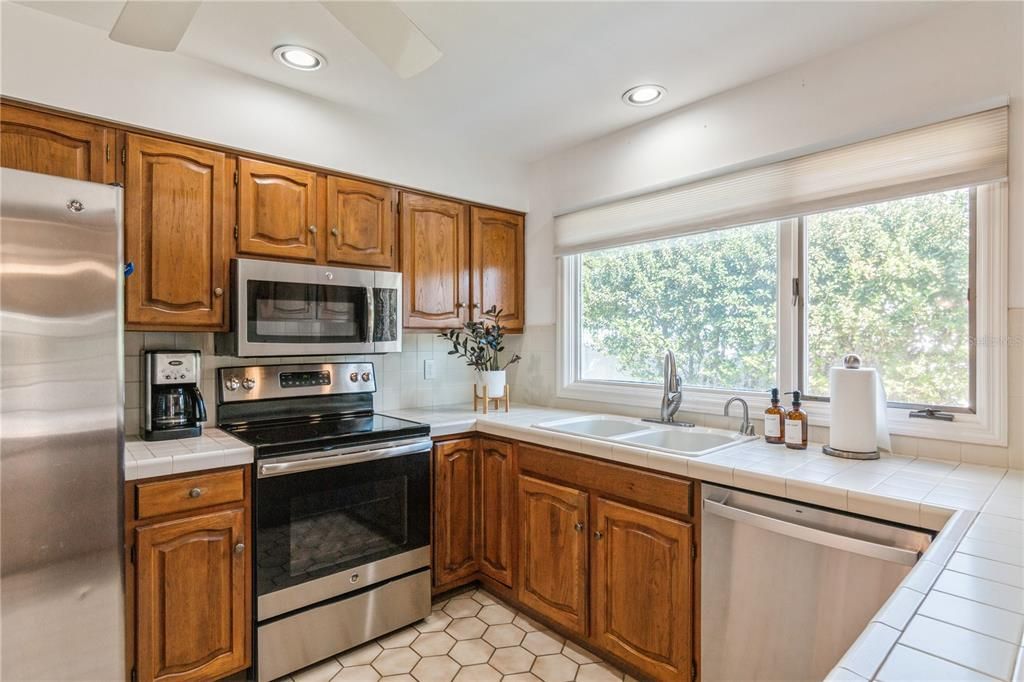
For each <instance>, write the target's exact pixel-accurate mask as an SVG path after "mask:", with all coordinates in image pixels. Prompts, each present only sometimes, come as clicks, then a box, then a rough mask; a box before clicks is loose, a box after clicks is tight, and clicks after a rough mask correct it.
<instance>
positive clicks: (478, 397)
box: [473, 384, 509, 414]
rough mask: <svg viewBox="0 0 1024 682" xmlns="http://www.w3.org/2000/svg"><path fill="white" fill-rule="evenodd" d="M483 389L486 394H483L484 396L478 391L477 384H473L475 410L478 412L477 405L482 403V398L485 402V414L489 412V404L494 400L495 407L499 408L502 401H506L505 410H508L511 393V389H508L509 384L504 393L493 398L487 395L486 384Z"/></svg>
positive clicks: (506, 385)
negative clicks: (509, 394)
mask: <svg viewBox="0 0 1024 682" xmlns="http://www.w3.org/2000/svg"><path fill="white" fill-rule="evenodd" d="M483 390H484V394H483V396H481V395H480V394H479V393H477V392H476V384H473V411H474V412H476V409H477V406H478V405H479V404H480V401H481V400H482V401H483V403H484V414H487V406H488V405H489V404H490V403H492V402H493V403H494V409H495V410H497V409H500V408H501V403H502V401H504V402H505V411H506V412H508V393H509V391H508V384H505V392H504V393H503V394H502V395H500V396H498V397H496V398H492V397H490V396H488V395H487V386H484V387H483Z"/></svg>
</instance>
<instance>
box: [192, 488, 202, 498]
mask: <svg viewBox="0 0 1024 682" xmlns="http://www.w3.org/2000/svg"><path fill="white" fill-rule="evenodd" d="M202 494H203V490H202V488H192V490H189V491H188V496H189V497H191V498H196V497H199V496H200V495H202Z"/></svg>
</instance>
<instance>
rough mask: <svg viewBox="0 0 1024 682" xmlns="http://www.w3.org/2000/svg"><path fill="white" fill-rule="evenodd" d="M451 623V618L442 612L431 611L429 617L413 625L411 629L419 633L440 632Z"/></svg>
mask: <svg viewBox="0 0 1024 682" xmlns="http://www.w3.org/2000/svg"><path fill="white" fill-rule="evenodd" d="M451 622H452V617H451V616H449V615H448V614H447V613H445V612H444V611H431V612H430V615H429V616H427V617H426V618H424V619H423V620H421V621H420V622H418V623H414V624H413V627H414V628H416V629H417V630H419V631H420V632H440V631H441V630H444V629H445V628H446V627H448V624H449V623H451Z"/></svg>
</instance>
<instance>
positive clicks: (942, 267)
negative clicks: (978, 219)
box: [801, 189, 974, 409]
mask: <svg viewBox="0 0 1024 682" xmlns="http://www.w3.org/2000/svg"><path fill="white" fill-rule="evenodd" d="M973 204H974V201H973V192H972V191H971V190H968V189H959V190H953V191H950V192H939V193H935V194H926V195H923V196H916V197H910V198H907V199H899V200H896V201H887V202H883V203H877V204H871V205H868V206H859V207H856V208H849V209H843V210H840V211H831V212H828V213H819V214H817V215H811V216H807V217H805V218H804V219H803V220H802V224H803V232H804V234H803V244H804V253H805V257H804V259H803V263H802V265H803V273H804V275H803V279H804V281H805V284H804V287H805V295H806V299H805V301H806V303H805V305H804V308H803V312H804V323H803V332H804V334H805V338H806V344H805V349H806V350H805V355H804V357H805V358H806V361H805V362H803V363H801V364H802V368H803V371H804V376H803V386H804V391H805V392H806V394H807V395H808V396H822V397H824V396H827V395H828V388H829V384H828V370H829V368H830V367H832V366H835V365H838V364H840V363H841V359H842V357H843V355H845V354H846V353H850V352H853V353H857V354H858V355H860V356H861V359H862V360H863V361H864V363H865V364H866V365H868V366H871V367H878V368H879V369H880V372H881V374H882V376H883V379H884V383H885V388H886V391H887V394H888V398H889V401H890V403H901V404H906V405H919V406H938V407H943V408H963V409H970V408H972V407H973V402H974V401H973V395H972V388H971V387H972V378H973V366H972V357H971V320H972V310H971V306H970V305H969V302H968V293H969V291H971V289H972V286H971V274H972V271H971V260H972V259H971V243H972V238H971V237H972V233H971V225H972V215H973Z"/></svg>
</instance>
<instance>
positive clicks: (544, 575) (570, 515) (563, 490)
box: [516, 474, 588, 635]
mask: <svg viewBox="0 0 1024 682" xmlns="http://www.w3.org/2000/svg"><path fill="white" fill-rule="evenodd" d="M518 487H519V566H518V570H517V589H516V595H517V597H518V599H519V601H521V602H522V603H523V604H525V605H526V606H529V607H530V608H532V609H534V610H535V611H537V612H538V613H540V614H542V615H544V616H547V617H548V618H550V619H551V620H553V621H555V622H556V623H558V624H560V625H562V626H564V627H565V628H567V629H568V630H571V631H572V632H575V633H578V634H581V635H586V634H587V601H588V599H587V493H585V492H583V491H581V490H577V489H575V488H570V487H567V486H564V485H558V484H556V483H551V482H548V481H542V480H540V479H536V478H531V477H530V476H524V475H522V474H520V476H519V480H518Z"/></svg>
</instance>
